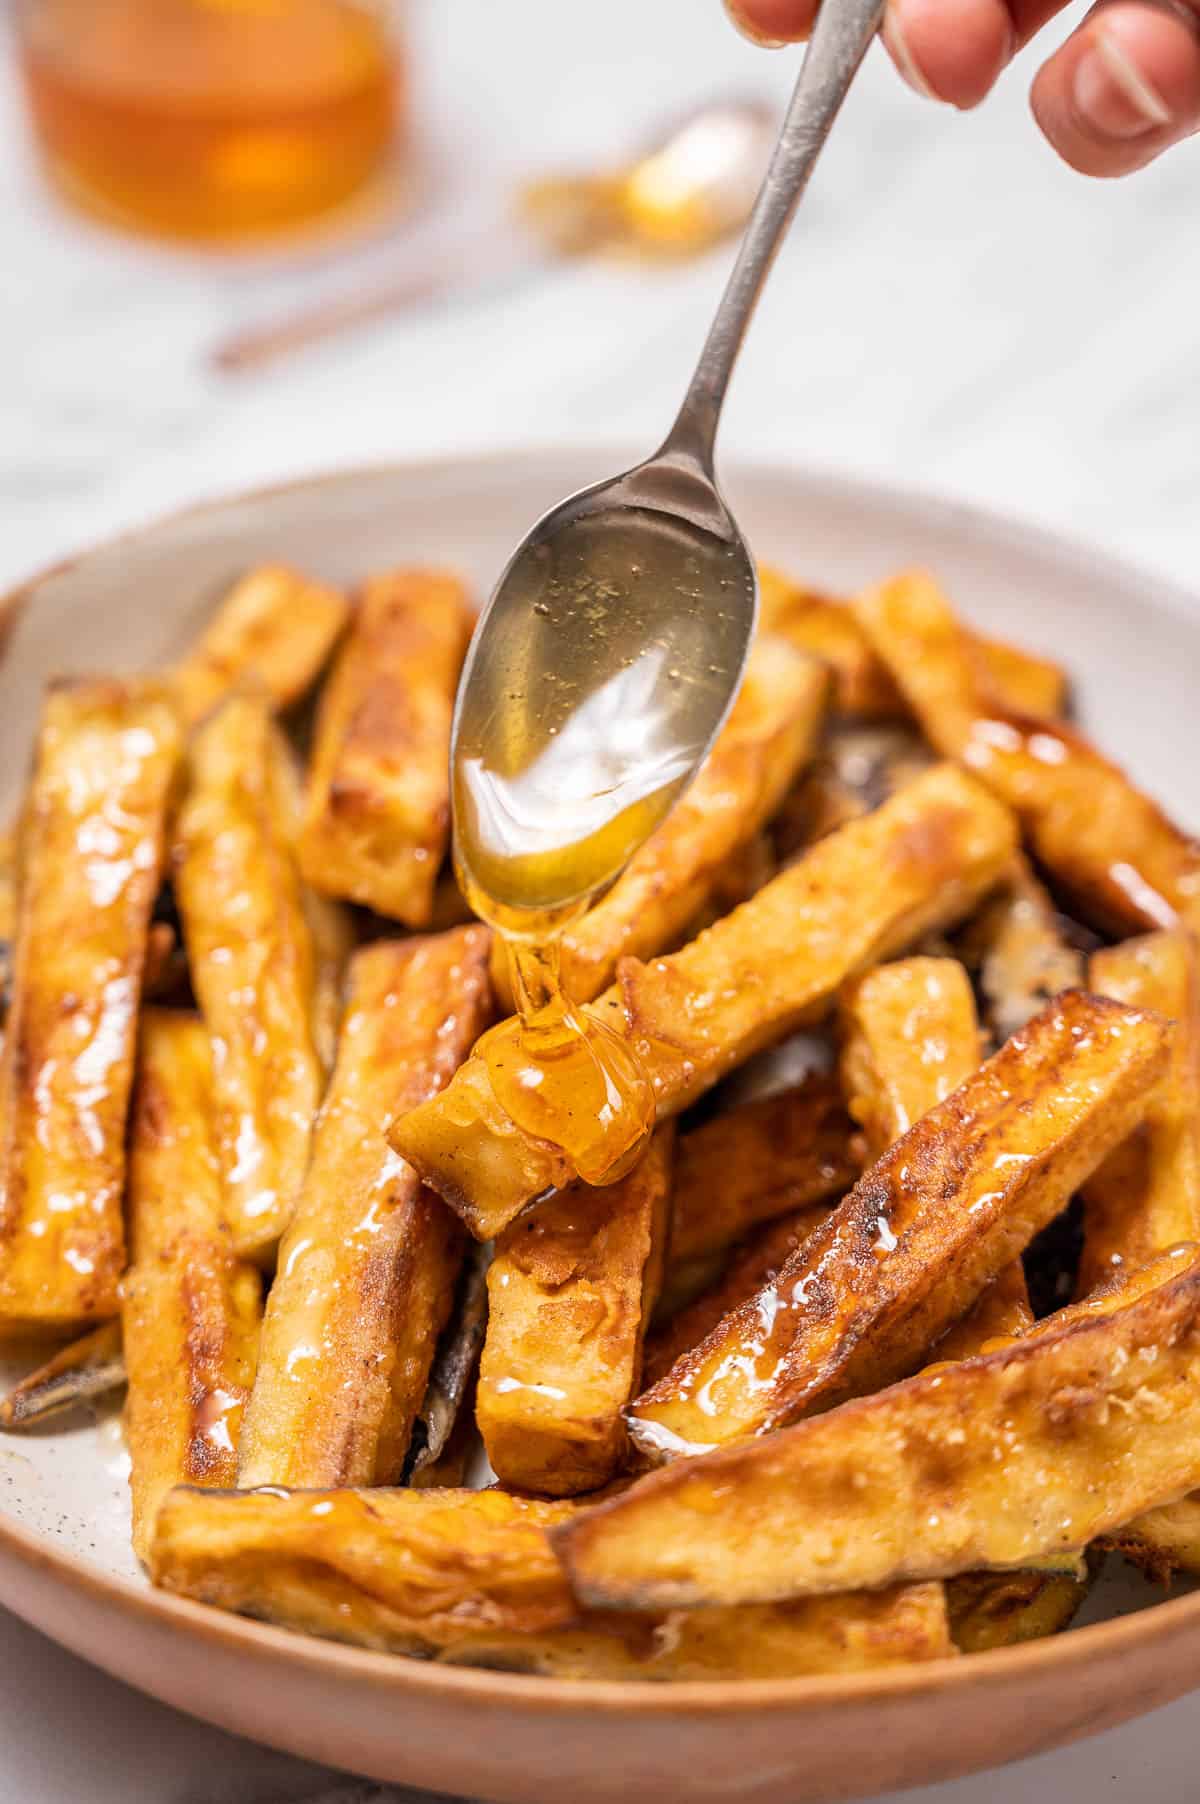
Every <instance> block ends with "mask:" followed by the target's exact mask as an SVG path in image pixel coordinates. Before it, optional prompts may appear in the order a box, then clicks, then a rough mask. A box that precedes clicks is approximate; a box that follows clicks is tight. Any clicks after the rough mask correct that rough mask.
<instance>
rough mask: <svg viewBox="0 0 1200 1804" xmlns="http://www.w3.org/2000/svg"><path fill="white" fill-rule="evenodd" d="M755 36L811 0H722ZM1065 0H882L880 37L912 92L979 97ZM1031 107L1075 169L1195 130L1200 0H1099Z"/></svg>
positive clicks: (764, 36)
mask: <svg viewBox="0 0 1200 1804" xmlns="http://www.w3.org/2000/svg"><path fill="white" fill-rule="evenodd" d="M725 4H726V7H727V8H728V10H729V13H730V15H731V16H732V18H733V20H734V23H735V24H736V25H737V26H738V27H739V29H740V30H741V31H743V32H744V33H746V35H747V36H750V37H753V38H755V39H756V40H757V41H758V42H760V43H770V44H779V43H789V42H794V41H796V40H797V39H800V38H803V37H806V36H807V35H808V30H809V27H810V25H811V24H812V20H813V16H814V14H815V12H816V0H725ZM1064 5H1065V0H888V4H887V14H886V19H885V24H884V29H883V37H884V42H885V44H886V45H887V48H888V51H889V52H890V54H891V58H892V61H893V62H894V63H895V65H896V67H897V69H898V70H899V71H900V74H901V75H902V76H903V77H904V79H905V81H907V82H908V84H909V86H910V87H913V88H915V89H916V90H917V92H918V93H920V94H925V95H927V96H928V97H929V98H930V99H933V100H942V101H946V102H948V103H949V104H950V105H951V106H956V107H961V108H966V107H973V106H977V105H978V104H979V102H980V101H981V100H982V99H983V98H984V96H985V95H986V94H987V93H988V91H989V89H990V88H991V87H992V84H993V83H994V82H995V80H996V78H997V77H998V76H999V75H1000V73H1001V71H1002V70H1003V69H1005V68H1006V67H1007V65H1008V63H1009V61H1010V60H1011V58H1012V57H1013V56H1014V55H1015V54H1016V52H1017V51H1018V50H1020V49H1021V48H1022V46H1023V45H1025V44H1027V43H1028V42H1029V41H1030V39H1031V38H1033V37H1036V35H1037V33H1038V32H1039V31H1040V30H1041V29H1042V27H1043V26H1044V25H1046V24H1047V23H1048V22H1049V21H1050V20H1051V19H1053V18H1054V17H1055V16H1056V15H1057V14H1058V13H1060V12H1061V11H1062V10H1063V7H1064ZM1031 99H1032V105H1033V112H1034V117H1035V118H1036V119H1037V122H1038V124H1039V125H1040V126H1041V128H1042V131H1043V132H1044V133H1045V135H1046V137H1047V138H1048V139H1049V140H1050V142H1051V144H1052V145H1053V146H1054V148H1055V150H1057V151H1058V153H1059V155H1060V156H1061V157H1063V158H1064V159H1065V160H1066V161H1067V162H1068V163H1069V164H1070V165H1071V167H1072V169H1078V170H1080V171H1081V172H1082V173H1083V174H1084V175H1102V176H1112V175H1128V174H1129V173H1130V172H1131V171H1132V170H1134V169H1141V168H1143V167H1144V166H1145V164H1147V163H1149V162H1152V161H1153V159H1154V158H1155V157H1156V156H1158V155H1159V153H1160V152H1161V151H1163V150H1166V149H1167V148H1168V147H1169V146H1170V145H1172V144H1176V143H1178V142H1179V140H1180V139H1181V138H1187V137H1190V136H1191V135H1192V133H1193V132H1196V131H1200V0H1101V3H1100V4H1099V5H1097V6H1094V7H1093V9H1092V11H1091V12H1090V13H1089V14H1088V16H1087V18H1086V19H1085V20H1084V21H1083V23H1082V24H1081V25H1080V27H1079V29H1078V30H1077V31H1075V32H1074V33H1072V35H1071V37H1069V38H1068V39H1067V42H1066V43H1065V44H1064V45H1063V46H1062V47H1061V49H1059V50H1057V51H1055V53H1054V55H1053V56H1051V57H1050V58H1049V60H1048V61H1047V62H1045V63H1043V64H1042V67H1041V68H1040V69H1039V70H1038V73H1037V75H1036V76H1035V78H1034V83H1033V91H1032V96H1031Z"/></svg>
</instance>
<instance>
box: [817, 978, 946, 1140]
mask: <svg viewBox="0 0 1200 1804" xmlns="http://www.w3.org/2000/svg"><path fill="white" fill-rule="evenodd" d="M840 1024H841V1034H842V1055H841V1071H842V1088H843V1090H844V1091H845V1095H846V1106H847V1108H848V1110H849V1112H850V1114H851V1115H852V1116H853V1118H854V1120H855V1121H857V1122H859V1123H860V1124H861V1126H862V1128H863V1130H864V1132H865V1135H866V1143H867V1151H868V1155H869V1156H870V1157H871V1158H875V1159H877V1158H879V1156H880V1154H882V1153H884V1152H886V1151H887V1149H888V1147H889V1146H891V1145H892V1143H893V1141H896V1140H898V1139H899V1138H900V1136H901V1134H906V1133H907V1132H908V1130H909V1128H910V1127H912V1125H913V1123H914V1122H915V1121H919V1120H920V1118H921V1116H922V1115H924V1114H926V1113H927V1112H928V1111H929V1110H930V1109H932V1108H933V1107H934V1106H935V1105H936V1104H937V1103H940V1102H944V1101H945V1100H946V1098H947V1096H949V1094H950V1092H951V1091H952V1090H957V1088H958V1086H959V1085H960V1084H961V1083H965V1081H966V1079H967V1078H968V1077H969V1076H970V1075H971V1073H972V1071H974V1070H975V1068H976V1066H977V1065H978V1064H979V1052H980V1046H979V1024H978V1022H977V1021H976V1019H975V998H974V997H973V996H972V994H971V985H970V983H969V982H968V980H967V974H966V972H965V971H964V970H963V968H962V966H961V965H960V964H958V963H957V961H956V960H955V959H952V958H907V959H901V960H900V961H899V962H898V963H896V964H892V965H877V966H876V968H875V969H874V970H873V971H867V972H866V973H865V974H864V975H863V976H862V977H859V978H855V979H854V980H853V981H852V982H851V983H849V984H848V985H847V986H846V988H845V989H844V990H843V992H842V996H841V1004H840Z"/></svg>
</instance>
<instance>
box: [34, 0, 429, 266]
mask: <svg viewBox="0 0 1200 1804" xmlns="http://www.w3.org/2000/svg"><path fill="white" fill-rule="evenodd" d="M17 21H18V35H19V44H20V52H21V62H22V67H23V72H24V78H25V89H26V93H27V96H28V102H29V108H30V112H31V115H32V119H33V125H34V130H35V132H36V135H37V137H38V140H39V143H40V145H41V148H42V152H43V155H44V158H45V161H46V165H47V168H48V170H49V172H50V175H51V177H52V179H53V180H54V182H55V183H56V185H57V186H58V187H59V189H60V190H61V191H62V192H63V193H64V194H65V195H67V196H68V197H69V198H70V199H71V200H72V201H73V202H74V203H75V204H76V205H78V206H80V207H82V208H84V209H85V210H86V211H88V212H90V213H95V214H99V215H101V216H103V217H104V218H106V219H108V220H110V221H113V222H115V223H118V224H121V225H124V226H127V227H131V228H134V229H137V230H142V231H149V232H153V233H157V234H162V235H167V236H170V237H175V238H184V239H192V240H209V241H231V240H244V239H248V238H249V239H253V238H258V237H263V236H266V235H269V234H274V233H278V232H280V231H288V230H294V229H295V228H297V227H299V226H301V225H303V224H305V223H307V222H309V221H312V220H315V219H318V218H320V217H322V216H324V215H328V214H331V213H334V212H335V211H337V210H339V209H342V208H344V207H346V206H347V203H349V202H350V201H351V200H352V199H353V198H354V197H356V196H358V197H361V196H362V195H363V193H364V191H365V190H366V189H367V188H368V187H369V186H371V185H372V184H373V183H374V182H375V181H376V180H377V179H378V178H380V177H381V175H382V174H383V173H384V171H385V170H389V171H392V172H394V170H395V167H396V164H395V159H396V155H397V152H398V151H399V152H400V153H401V154H402V153H403V148H404V146H403V138H404V129H405V115H406V108H405V102H404V73H405V71H404V63H403V56H402V49H401V43H400V38H399V32H398V21H397V19H396V17H395V9H394V7H393V6H392V5H389V4H386V0H18V4H17Z"/></svg>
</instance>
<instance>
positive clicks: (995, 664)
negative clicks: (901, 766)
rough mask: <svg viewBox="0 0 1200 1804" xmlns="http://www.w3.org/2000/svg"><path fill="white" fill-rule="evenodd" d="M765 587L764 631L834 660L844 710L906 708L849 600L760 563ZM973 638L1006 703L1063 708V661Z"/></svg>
mask: <svg viewBox="0 0 1200 1804" xmlns="http://www.w3.org/2000/svg"><path fill="white" fill-rule="evenodd" d="M759 591H760V619H761V622H762V625H761V628H760V630H762V631H767V632H772V633H776V634H779V635H780V636H782V637H785V638H788V639H790V640H791V642H792V643H793V644H794V645H795V646H796V647H797V648H798V649H799V650H801V651H806V652H808V653H810V655H812V656H814V657H819V658H822V659H823V660H824V661H825V662H826V663H827V664H828V665H829V667H830V669H831V670H832V671H833V674H834V678H835V685H836V687H835V700H836V704H837V708H838V711H839V713H842V714H848V715H851V716H858V717H859V718H863V719H868V720H870V719H874V720H890V719H893V718H894V717H896V716H897V715H903V714H905V713H906V711H907V710H906V704H905V700H904V697H903V695H902V694H901V691H900V689H899V688H898V687H897V685H896V683H895V680H894V678H893V677H892V675H891V674H890V673H889V671H888V669H887V667H886V665H885V664H884V663H883V662H882V661H881V660H880V659H879V658H878V657H877V655H876V653H875V652H874V650H873V649H872V646H871V643H870V640H869V638H868V637H867V635H866V634H865V633H864V632H863V630H862V627H861V626H860V625H859V622H858V621H857V620H856V619H855V616H854V612H853V610H852V608H851V607H850V606H848V605H847V603H846V602H844V601H838V600H835V599H834V598H833V597H832V596H829V595H823V594H821V593H820V592H819V591H817V590H813V589H806V588H803V587H801V586H800V585H799V584H796V583H793V582H792V581H791V580H790V579H789V578H788V577H786V576H784V575H783V574H782V573H781V572H780V571H778V570H776V569H773V568H772V567H771V566H770V565H763V566H761V567H760V569H759ZM967 640H968V644H969V646H970V649H971V655H972V661H973V664H974V666H975V668H976V671H977V674H978V678H979V681H980V683H981V684H983V685H986V687H987V688H988V689H989V690H990V691H991V693H992V694H993V695H994V696H995V698H996V700H997V701H998V702H999V703H1001V704H1002V705H1004V706H1007V707H1009V708H1015V709H1016V710H1018V711H1019V712H1020V713H1023V714H1043V715H1051V716H1053V715H1057V714H1061V713H1062V711H1063V709H1064V708H1065V707H1066V705H1067V701H1068V699H1069V683H1068V680H1067V675H1066V672H1065V671H1064V670H1063V668H1062V666H1061V665H1059V664H1056V663H1054V661H1053V660H1052V659H1050V658H1045V657H1041V656H1039V655H1038V654H1037V653H1036V652H1029V651H1024V650H1022V648H1021V647H1019V646H1016V645H1012V644H1009V643H1008V642H1007V641H1005V640H1003V639H992V638H988V637H985V636H984V635H983V634H982V633H968V634H967Z"/></svg>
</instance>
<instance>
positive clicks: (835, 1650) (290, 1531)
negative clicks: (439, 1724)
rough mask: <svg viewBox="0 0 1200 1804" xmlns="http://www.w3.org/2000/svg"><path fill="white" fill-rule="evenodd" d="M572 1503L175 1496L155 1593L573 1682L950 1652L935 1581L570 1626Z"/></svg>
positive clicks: (341, 1494)
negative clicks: (560, 1550) (563, 1529)
mask: <svg viewBox="0 0 1200 1804" xmlns="http://www.w3.org/2000/svg"><path fill="white" fill-rule="evenodd" d="M574 1507H575V1506H573V1505H572V1504H570V1503H566V1502H563V1503H550V1502H543V1501H540V1500H538V1501H534V1500H532V1499H522V1498H517V1497H510V1496H508V1495H506V1494H505V1493H504V1492H502V1491H388V1490H375V1491H327V1492H319V1491H317V1492H314V1491H307V1492H295V1493H292V1494H290V1495H288V1494H286V1493H273V1494H270V1493H264V1492H245V1491H242V1492H225V1493H223V1494H218V1493H214V1492H211V1491H187V1490H180V1491H176V1492H175V1493H174V1494H173V1495H172V1496H171V1497H169V1498H168V1499H167V1502H166V1504H165V1505H164V1507H163V1510H162V1512H161V1514H160V1516H159V1523H158V1532H157V1535H156V1537H155V1544H154V1549H153V1553H152V1570H153V1576H154V1578H155V1581H156V1582H157V1583H158V1584H160V1585H163V1586H165V1587H166V1588H167V1589H169V1590H172V1591H177V1592H182V1593H184V1594H185V1595H186V1596H189V1597H196V1598H199V1599H201V1601H203V1602H205V1603H209V1604H215V1605H217V1606H218V1607H219V1608H221V1609H226V1610H238V1611H241V1612H242V1613H243V1614H245V1615H250V1616H255V1617H259V1618H262V1619H265V1620H266V1621H268V1622H274V1623H278V1624H280V1625H282V1626H283V1627H285V1628H291V1629H299V1630H301V1631H304V1632H306V1633H308V1634H314V1635H324V1636H327V1637H330V1638H331V1639H334V1640H337V1641H349V1642H353V1643H355V1644H357V1645H358V1646H360V1647H370V1648H376V1649H379V1650H381V1651H385V1652H396V1653H424V1654H429V1653H438V1652H440V1654H441V1655H442V1657H443V1658H446V1659H449V1660H453V1661H456V1662H461V1663H466V1664H479V1665H486V1666H502V1667H505V1668H508V1669H512V1668H514V1667H516V1668H519V1669H520V1670H522V1671H533V1672H544V1673H556V1674H558V1676H560V1677H564V1678H565V1677H579V1678H587V1677H592V1678H630V1679H634V1678H660V1679H677V1678H701V1677H705V1676H710V1677H715V1676H727V1677H730V1678H736V1677H744V1678H750V1677H760V1678H761V1677H769V1676H776V1677H784V1676H788V1675H790V1674H794V1673H800V1672H835V1671H837V1672H842V1671H852V1670H862V1669H866V1668H869V1667H873V1666H887V1665H892V1664H896V1663H898V1662H900V1661H904V1660H921V1659H926V1660H927V1659H936V1658H938V1657H939V1656H941V1655H944V1654H947V1653H950V1652H951V1651H952V1649H951V1646H950V1642H949V1637H948V1634H947V1629H946V1616H945V1606H944V1604H943V1602H942V1598H941V1588H940V1587H939V1586H906V1587H903V1588H899V1589H896V1590H893V1591H885V1592H880V1593H878V1594H876V1595H874V1596H872V1597H846V1598H842V1597H838V1598H832V1599H828V1600H819V1601H818V1602H817V1603H815V1604H805V1605H801V1606H798V1607H797V1606H787V1607H785V1608H783V1609H760V1610H752V1611H711V1612H710V1611H705V1612H703V1613H702V1614H700V1615H697V1616H696V1617H695V1618H694V1619H689V1620H688V1621H686V1622H684V1621H681V1620H678V1619H676V1618H674V1617H669V1618H666V1619H664V1618H661V1617H660V1618H653V1617H651V1618H629V1617H616V1616H611V1615H606V1616H605V1617H603V1618H596V1617H587V1618H581V1617H580V1613H579V1609H578V1606H577V1605H576V1603H575V1600H574V1599H573V1598H572V1596H571V1593H570V1591H569V1589H568V1587H567V1583H566V1580H565V1578H564V1577H563V1573H562V1568H561V1567H560V1566H559V1564H558V1561H557V1560H556V1559H555V1557H554V1555H553V1553H552V1552H551V1549H550V1544H549V1542H548V1540H547V1538H546V1531H547V1529H548V1528H551V1527H553V1526H554V1525H555V1524H557V1523H560V1522H562V1521H564V1520H566V1519H567V1518H568V1517H569V1516H570V1514H571V1512H572V1510H573V1508H574Z"/></svg>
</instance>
